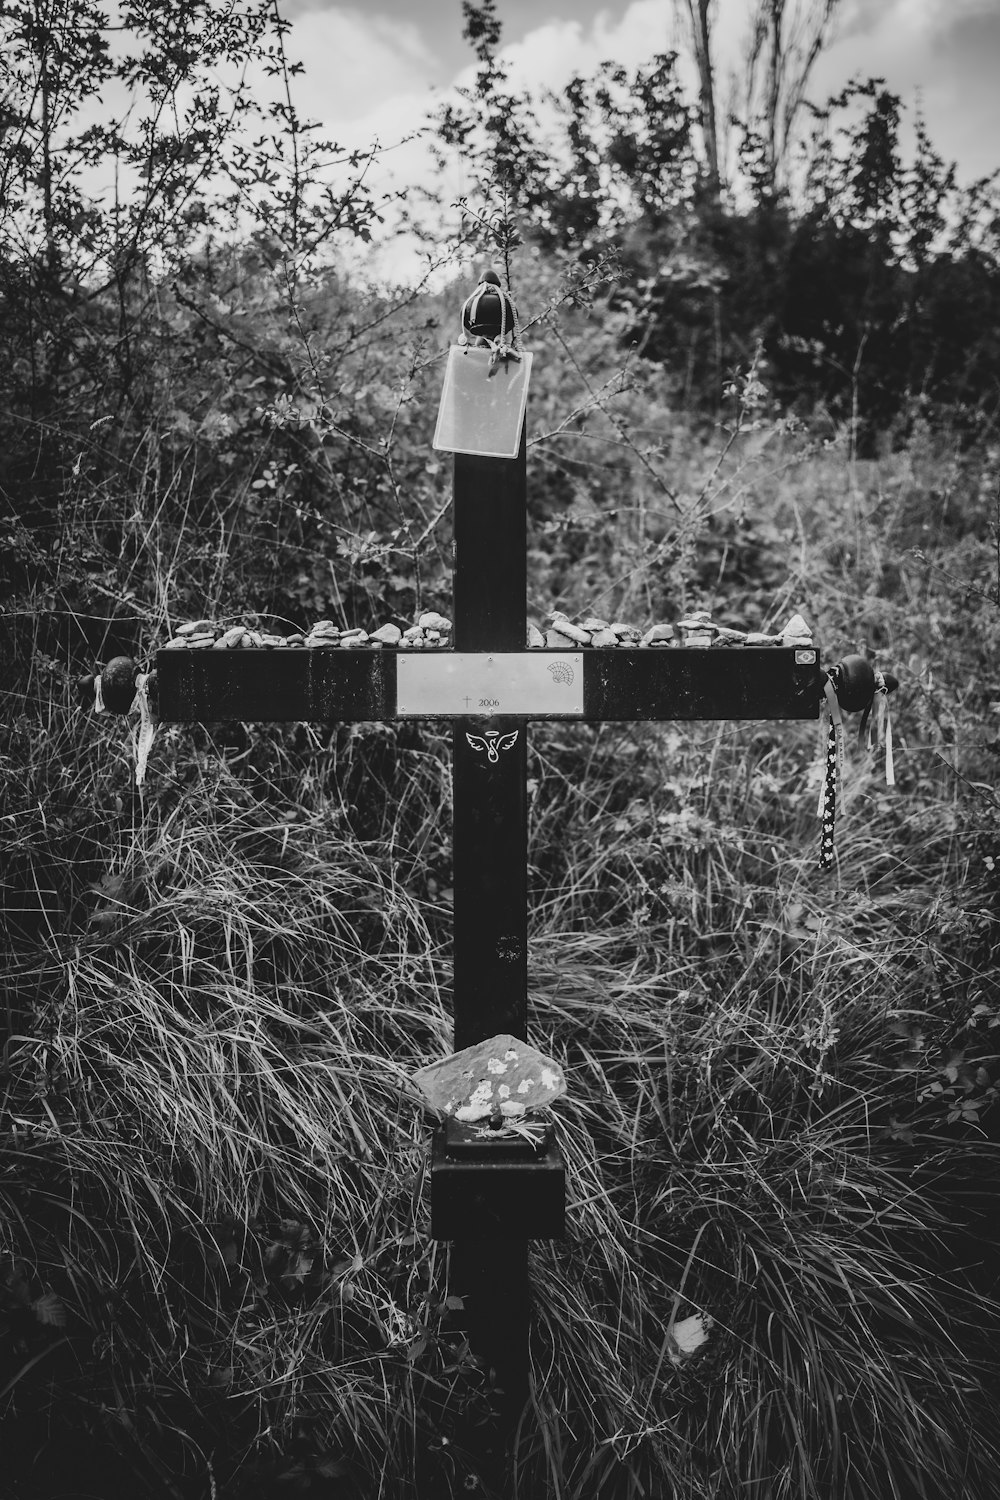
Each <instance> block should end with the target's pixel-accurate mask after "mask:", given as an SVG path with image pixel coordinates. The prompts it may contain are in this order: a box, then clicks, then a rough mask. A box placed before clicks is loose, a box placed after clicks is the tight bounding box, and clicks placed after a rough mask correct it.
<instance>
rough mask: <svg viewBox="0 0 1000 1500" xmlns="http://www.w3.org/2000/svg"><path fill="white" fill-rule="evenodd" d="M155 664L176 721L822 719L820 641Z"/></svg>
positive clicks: (332, 654) (245, 655) (230, 655)
mask: <svg viewBox="0 0 1000 1500" xmlns="http://www.w3.org/2000/svg"><path fill="white" fill-rule="evenodd" d="M156 667H157V689H158V696H159V704H158V712H159V715H160V718H161V719H164V720H167V721H171V722H181V721H198V722H201V723H210V722H213V721H218V720H222V719H238V720H244V721H274V722H281V721H285V722H292V721H296V720H299V721H308V720H312V721H314V722H319V723H337V722H340V723H361V722H366V721H375V720H383V721H384V720H389V719H397V718H425V719H432V718H449V719H450V718H463V717H469V718H489V717H494V716H501V715H502V716H506V717H515V718H525V719H568V720H573V719H583V720H589V721H594V722H599V721H619V722H624V721H628V720H636V719H645V720H670V719H815V718H816V717H817V716H818V713H819V704H820V700H821V698H822V696H823V689H822V671H821V669H820V666H819V653H818V651H816V649H815V648H814V647H810V648H808V649H805V650H804V649H801V648H795V647H783V646H765V647H747V646H736V647H707V648H704V649H702V648H698V647H678V648H667V649H649V650H623V649H615V648H606V649H601V648H598V649H589V650H583V651H578V652H575V653H574V652H549V651H519V652H494V653H488V652H457V651H428V652H412V653H411V652H398V653H397V652H395V651H366V650H358V651H347V650H341V649H333V650H315V651H309V650H297V651H293V650H281V651H279V650H274V651H266V650H264V651H256V650H250V651H212V650H207V651H161V652H159V653H158V654H157V662H156Z"/></svg>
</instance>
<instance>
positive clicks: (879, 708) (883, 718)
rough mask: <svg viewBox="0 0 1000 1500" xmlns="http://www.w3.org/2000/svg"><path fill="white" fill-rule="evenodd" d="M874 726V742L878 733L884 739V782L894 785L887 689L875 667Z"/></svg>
mask: <svg viewBox="0 0 1000 1500" xmlns="http://www.w3.org/2000/svg"><path fill="white" fill-rule="evenodd" d="M872 719H873V721H874V727H875V744H876V745H877V744H878V742H879V735H880V734H881V737H882V739H883V740H884V741H885V784H886V786H895V785H896V768H895V764H894V762H893V758H892V715H891V714H890V712H889V689H888V688H887V687H886V685H885V678H884V677H883V676H882V673H881V672H880V671H879V670H878V668H877V667H876V668H875V712H874V713H873V714H872ZM868 748H869V750H870V749H871V748H872V726H871V725H869V727H868Z"/></svg>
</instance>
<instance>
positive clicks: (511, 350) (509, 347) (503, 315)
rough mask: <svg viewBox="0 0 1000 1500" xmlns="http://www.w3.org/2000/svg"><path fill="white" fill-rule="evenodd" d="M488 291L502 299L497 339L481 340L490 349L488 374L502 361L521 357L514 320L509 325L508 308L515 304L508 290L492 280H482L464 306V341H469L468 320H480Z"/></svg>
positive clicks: (475, 321)
mask: <svg viewBox="0 0 1000 1500" xmlns="http://www.w3.org/2000/svg"><path fill="white" fill-rule="evenodd" d="M487 293H489V294H490V295H491V296H494V297H499V299H500V332H499V334H498V335H497V337H496V338H495V339H482V340H481V343H483V344H485V346H486V348H487V349H489V351H490V364H489V370H488V374H490V375H492V374H493V373H494V371H495V370H496V368H497V366H498V365H499V364H500V363H501V361H504V362H506V361H507V360H508V359H520V358H521V355H520V353H519V351H518V350H517V349H515V347H514V340H515V339H516V338H517V330H516V328H515V327H514V320H512V323H511V327H510V328H509V329H508V327H507V309H508V307H509V308H511V310H513V306H514V304H513V303H512V302H511V301H510V299H509V297H508V296H507V294H506V292H504V291H503V290H502V288H501V287H498V286H496V285H494V283H493V282H492V281H481V282H480V283H479V285H478V286H477V287H476V289H475V291H474V292H473V293H472V295H471V297H468V298H467V299H466V301H465V304H464V305H463V307H462V342H463V343H468V336H467V335H466V333H465V323H466V320H468V322H470V323H473V324H474V323H477V322H478V321H479V304H480V302H481V301H482V299H483V297H484V296H485V295H486V294H487Z"/></svg>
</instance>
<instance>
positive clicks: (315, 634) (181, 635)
mask: <svg viewBox="0 0 1000 1500" xmlns="http://www.w3.org/2000/svg"><path fill="white" fill-rule="evenodd" d="M451 644H452V624H451V621H450V620H449V619H447V618H446V616H444V615H441V614H438V613H437V611H436V610H426V611H425V612H424V613H423V614H422V615H420V616H419V618H418V619H417V622H416V624H414V625H410V626H408V627H407V628H406V629H404V628H402V627H401V626H399V625H392V624H389V625H380V626H379V627H378V628H377V629H375V630H372V631H367V630H361V629H354V630H347V629H341V627H340V626H338V625H334V624H333V622H332V621H331V620H320V621H319V622H318V623H317V624H315V625H313V626H312V627H311V628H310V629H309V630H308V631H307V632H303V631H294V632H293V633H292V634H291V635H277V634H274V633H273V632H270V631H264V630H254V629H251V628H250V627H249V626H245V625H218V624H216V623H214V622H213V621H212V620H191V621H189V622H188V623H187V624H186V625H181V626H179V627H178V629H177V632H176V634H175V635H174V637H173V639H172V640H170V641H168V642H167V644H166V646H165V647H164V648H163V649H164V650H166V651H208V650H211V651H238V650H244V651H246V650H258V651H259V650H265V651H271V650H280V649H288V650H299V651H302V650H309V651H316V650H330V649H333V648H336V649H338V650H341V651H382V650H384V649H386V648H388V649H390V650H395V651H435V650H445V649H448V648H450V646H451ZM525 644H526V645H527V646H528V647H529V648H530V649H532V650H536V651H546V650H547V651H575V650H577V649H578V648H579V647H581V646H597V647H602V646H603V647H608V646H617V647H621V648H624V649H625V650H635V649H643V648H648V647H661V648H662V647H664V646H811V645H812V633H811V631H810V629H809V627H808V625H807V624H806V622H805V620H803V618H802V616H801V615H793V616H792V618H791V619H790V620H789V622H788V624H787V625H786V626H785V628H784V629H783V630H780V631H778V632H777V634H775V635H767V634H764V633H763V632H761V631H755V630H749V631H748V630H730V629H728V628H727V627H726V626H724V625H715V624H713V623H712V620H711V619H710V617H709V616H708V615H707V614H705V613H703V612H702V613H698V614H692V615H688V616H687V617H686V618H685V619H683V620H678V621H677V622H676V623H675V624H673V625H651V626H650V627H649V629H648V630H646V631H640V630H639V629H637V628H636V626H634V625H628V624H624V623H623V622H622V621H620V620H613V621H608V620H601V619H599V618H597V617H596V616H594V615H590V616H587V618H586V619H584V620H582V621H581V622H580V623H579V624H574V622H573V621H572V620H571V619H570V618H569V616H568V615H566V614H563V612H562V611H561V610H553V611H552V612H551V613H550V614H547V615H546V616H545V617H544V619H543V621H542V624H541V626H539V625H536V624H535V623H534V622H533V621H531V620H529V621H528V628H527V639H526V641H525Z"/></svg>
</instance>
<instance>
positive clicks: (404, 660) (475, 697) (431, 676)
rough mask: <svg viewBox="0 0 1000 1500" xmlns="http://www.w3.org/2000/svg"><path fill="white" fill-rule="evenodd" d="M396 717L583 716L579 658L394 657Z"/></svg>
mask: <svg viewBox="0 0 1000 1500" xmlns="http://www.w3.org/2000/svg"><path fill="white" fill-rule="evenodd" d="M396 713H397V715H398V716H399V717H402V718H406V717H409V718H415V719H435V718H442V719H460V718H490V717H492V716H494V715H502V714H506V715H509V716H510V717H513V718H525V719H530V718H535V717H538V718H545V717H547V716H548V715H559V716H562V715H580V714H582V713H583V655H582V653H580V652H573V653H570V652H556V651H552V652H549V651H545V652H543V651H511V652H494V653H492V654H490V655H487V654H486V653H484V652H479V651H419V652H418V651H414V652H410V651H400V652H399V653H398V654H397V655H396Z"/></svg>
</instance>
